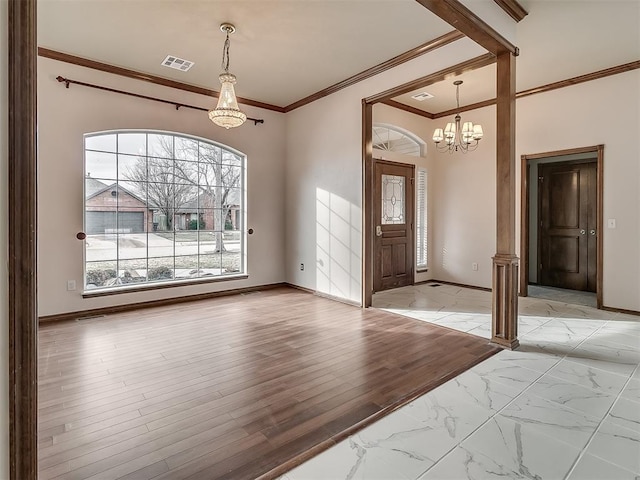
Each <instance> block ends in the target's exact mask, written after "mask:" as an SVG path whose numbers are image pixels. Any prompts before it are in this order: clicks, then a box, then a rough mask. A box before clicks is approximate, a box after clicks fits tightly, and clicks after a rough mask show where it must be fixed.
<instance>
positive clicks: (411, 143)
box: [372, 123, 424, 157]
mask: <svg viewBox="0 0 640 480" xmlns="http://www.w3.org/2000/svg"><path fill="white" fill-rule="evenodd" d="M372 138H373V148H377V149H379V150H387V151H390V152H395V153H401V154H403V155H409V156H412V157H422V156H424V151H423V150H424V142H422V141H421V140H420V139H419V138H417V137H416V136H415V135H414V134H412V133H411V132H408V131H406V130H404V129H402V128H400V127H396V126H394V125H387V124H383V123H377V124H374V125H373V136H372Z"/></svg>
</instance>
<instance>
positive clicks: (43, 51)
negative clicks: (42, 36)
mask: <svg viewBox="0 0 640 480" xmlns="http://www.w3.org/2000/svg"><path fill="white" fill-rule="evenodd" d="M38 56H40V57H44V58H50V59H52V60H57V61H59V62H65V63H70V64H72V65H78V66H81V67H86V68H92V69H94V70H99V71H101V72H106V73H112V74H114V75H120V76H123V77H127V78H133V79H134V80H142V81H144V82H149V83H153V84H155V85H162V86H163V87H170V88H176V89H178V90H184V91H185V92H191V93H197V94H199V95H206V96H208V97H217V96H218V95H219V92H218V91H216V90H211V89H208V88H203V87H198V86H196V85H191V84H188V83H183V82H177V81H175V80H169V79H168V78H163V77H158V76H156V75H149V74H147V73H142V72H138V71H136V70H131V69H129V68H123V67H116V66H115V65H110V64H108V63H103V62H98V61H96V60H89V59H88V58H83V57H78V56H76V55H70V54H68V53H62V52H58V51H56V50H50V49H48V48H44V47H38ZM237 98H238V103H241V104H243V105H248V106H251V107H257V108H263V109H265V110H271V111H273V112H279V113H284V108H282V107H279V106H277V105H271V104H269V103H263V102H258V101H255V100H251V99H248V98H243V97H237Z"/></svg>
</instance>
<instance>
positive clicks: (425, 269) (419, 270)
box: [416, 268, 429, 273]
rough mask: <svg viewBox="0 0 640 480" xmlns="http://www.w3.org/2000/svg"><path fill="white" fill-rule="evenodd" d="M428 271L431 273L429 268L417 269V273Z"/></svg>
mask: <svg viewBox="0 0 640 480" xmlns="http://www.w3.org/2000/svg"><path fill="white" fill-rule="evenodd" d="M428 271H429V269H428V268H417V269H416V273H426V272H428Z"/></svg>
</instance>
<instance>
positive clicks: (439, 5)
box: [416, 0, 518, 55]
mask: <svg viewBox="0 0 640 480" xmlns="http://www.w3.org/2000/svg"><path fill="white" fill-rule="evenodd" d="M416 1H417V2H418V3H419V4H420V5H422V6H423V7H425V8H426V9H428V10H429V11H430V12H431V13H433V14H435V15H436V16H438V17H440V18H441V19H442V20H444V21H445V22H447V23H448V24H449V25H451V26H452V27H453V28H455V29H456V30H459V31H460V32H462V33H464V34H465V35H466V36H467V37H469V38H470V39H471V40H473V41H474V42H476V43H477V44H478V45H480V46H481V47H483V48H485V49H486V50H487V51H489V52H491V53H493V54H494V55H500V54H502V53H505V52H509V53H512V54H514V55H518V48H517V47H516V46H515V45H513V44H512V43H511V42H510V41H509V40H507V39H506V38H504V37H503V36H502V35H500V33H498V32H497V31H496V30H495V29H493V28H492V27H491V26H490V25H488V24H487V23H486V22H485V21H484V20H482V19H481V18H480V17H478V16H477V15H476V14H475V13H473V12H472V11H471V10H469V9H468V8H467V7H465V6H464V5H463V4H462V3H460V2H459V1H458V0H416Z"/></svg>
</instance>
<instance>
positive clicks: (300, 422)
mask: <svg viewBox="0 0 640 480" xmlns="http://www.w3.org/2000/svg"><path fill="white" fill-rule="evenodd" d="M497 351H498V349H497V348H496V347H493V346H491V345H489V344H488V342H487V340H485V339H482V338H479V337H474V336H471V335H468V334H464V333H460V332H456V331H454V330H449V329H447V328H444V327H438V326H435V325H431V324H428V323H425V322H420V321H418V320H413V319H410V318H406V317H400V316H396V315H393V314H389V313H386V312H382V311H378V310H374V309H368V310H362V309H360V308H357V307H352V306H349V305H344V304H341V303H338V302H334V301H331V300H327V299H323V298H319V297H317V296H314V295H311V294H309V293H306V292H302V291H299V290H295V289H290V288H281V289H275V290H269V291H265V292H256V293H251V294H245V295H235V296H229V297H221V298H216V299H211V300H204V301H199V302H193V303H186V304H180V305H176V306H170V307H166V306H165V307H159V308H152V309H145V310H140V311H136V312H129V313H121V314H117V315H111V316H108V317H104V318H95V319H89V320H80V321H73V322H61V323H52V324H45V325H43V326H42V327H41V328H40V331H39V365H38V367H39V386H38V393H39V399H38V404H39V411H38V421H39V451H38V458H39V479H41V480H48V479H54V478H55V479H60V480H62V479H64V480H70V479H73V480H78V479H88V478H92V479H94V478H95V479H98V478H99V479H115V478H126V479H132V480H134V479H135V480H144V479H151V478H154V479H171V480H179V479H207V480H210V479H233V480H240V479H245V478H246V479H254V478H258V477H260V476H262V475H264V478H272V477H274V476H275V475H277V474H279V473H283V471H284V470H285V469H288V468H290V467H292V466H294V465H295V464H296V463H299V462H300V461H302V460H303V459H305V458H306V457H308V456H309V455H311V454H312V453H318V452H319V451H321V450H322V449H324V448H327V447H329V446H331V445H333V444H334V443H336V442H337V441H339V440H340V439H342V438H344V437H345V436H346V435H348V434H350V433H352V432H353V431H354V430H355V429H357V428H361V427H362V426H364V424H366V423H369V422H370V421H372V420H374V419H376V418H379V417H380V416H382V415H384V414H385V413H388V412H389V411H391V410H393V409H394V408H397V407H398V406H399V405H401V404H403V403H406V401H408V400H410V399H412V398H414V397H415V396H416V395H418V394H421V393H424V392H426V391H428V390H430V389H431V388H434V387H435V386H437V385H439V384H440V383H442V382H444V381H446V380H447V379H449V378H451V377H453V376H455V375H457V374H459V373H460V372H462V371H464V370H466V369H467V368H469V367H471V366H472V365H474V364H475V363H477V362H479V361H481V360H483V359H485V358H487V357H488V356H490V355H492V354H493V353H496V352H497Z"/></svg>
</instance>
